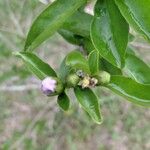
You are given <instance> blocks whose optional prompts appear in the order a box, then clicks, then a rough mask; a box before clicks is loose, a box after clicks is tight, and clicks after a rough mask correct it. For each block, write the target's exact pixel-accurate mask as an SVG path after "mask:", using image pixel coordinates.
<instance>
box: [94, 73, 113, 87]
mask: <svg viewBox="0 0 150 150" xmlns="http://www.w3.org/2000/svg"><path fill="white" fill-rule="evenodd" d="M110 77H111V76H110V74H109V73H108V72H106V71H100V73H99V75H98V76H97V79H98V84H100V85H103V84H108V83H109V82H110Z"/></svg>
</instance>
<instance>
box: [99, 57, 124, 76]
mask: <svg viewBox="0 0 150 150" xmlns="http://www.w3.org/2000/svg"><path fill="white" fill-rule="evenodd" d="M100 70H104V71H106V72H108V73H110V74H111V75H122V70H121V69H119V68H117V67H115V66H113V65H112V64H111V63H109V62H108V61H107V60H105V59H104V58H100Z"/></svg>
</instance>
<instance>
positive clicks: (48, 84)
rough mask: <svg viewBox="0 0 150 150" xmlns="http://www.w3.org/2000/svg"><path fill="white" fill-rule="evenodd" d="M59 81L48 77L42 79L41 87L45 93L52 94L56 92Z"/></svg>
mask: <svg viewBox="0 0 150 150" xmlns="http://www.w3.org/2000/svg"><path fill="white" fill-rule="evenodd" d="M56 83H57V81H56V80H54V79H53V78H51V77H46V78H45V79H44V80H43V81H42V86H41V89H42V91H43V93H44V94H45V95H47V96H48V95H51V94H53V93H54V92H55V89H56Z"/></svg>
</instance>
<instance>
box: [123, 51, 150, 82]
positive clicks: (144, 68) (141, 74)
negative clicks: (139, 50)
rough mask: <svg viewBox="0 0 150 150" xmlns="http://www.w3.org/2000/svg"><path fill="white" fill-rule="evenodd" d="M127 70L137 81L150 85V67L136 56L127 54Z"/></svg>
mask: <svg viewBox="0 0 150 150" xmlns="http://www.w3.org/2000/svg"><path fill="white" fill-rule="evenodd" d="M125 70H126V71H127V74H128V75H129V76H131V77H133V78H134V79H135V80H136V81H138V82H140V83H144V84H150V67H149V66H148V65H147V64H146V63H145V62H144V61H142V60H141V59H140V58H138V57H137V56H135V55H134V54H130V53H127V56H126V63H125Z"/></svg>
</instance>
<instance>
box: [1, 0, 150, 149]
mask: <svg viewBox="0 0 150 150" xmlns="http://www.w3.org/2000/svg"><path fill="white" fill-rule="evenodd" d="M43 7H44V5H42V4H41V3H39V2H38V1H36V0H32V1H30V0H22V1H19V0H13V1H11V0H6V1H0V18H1V21H0V122H1V124H0V149H2V150H10V149H15V150H84V149H86V150H91V149H94V150H110V149H111V150H149V149H150V140H149V137H150V128H149V120H150V110H149V109H145V108H142V107H138V106H135V105H133V104H131V103H130V102H128V101H126V100H125V99H123V98H121V97H118V96H116V95H113V94H112V93H111V92H110V91H105V92H104V89H96V91H95V92H97V93H98V95H99V97H100V101H101V111H102V114H103V117H104V122H103V124H102V125H96V124H94V123H93V122H92V121H91V119H90V118H89V116H88V115H87V114H86V113H85V112H83V111H82V110H81V109H80V107H78V104H77V102H76V99H75V97H74V95H73V94H72V92H70V93H69V95H70V97H72V106H71V108H72V109H70V111H68V112H66V113H64V112H62V111H60V110H59V108H58V106H57V104H56V99H55V98H47V97H45V96H43V95H42V93H41V92H40V89H39V81H38V80H36V79H35V78H34V77H33V76H32V75H31V74H30V73H29V72H28V71H27V70H26V68H25V67H24V66H23V63H22V62H21V61H20V60H18V59H17V58H15V57H14V56H12V55H11V53H12V52H13V51H16V50H21V49H22V48H23V43H24V39H25V36H26V34H27V31H28V30H29V27H30V24H31V22H32V19H33V18H35V16H37V13H38V12H39V10H42V9H43ZM14 18H15V20H14ZM138 41H139V38H138V39H137V43H139V42H138ZM144 45H145V43H144ZM146 45H147V43H146ZM73 48H74V46H73V45H70V44H68V43H66V42H65V41H64V40H63V39H62V38H61V37H60V36H59V35H58V34H56V35H54V36H53V37H52V38H50V39H49V40H48V41H47V42H45V43H44V44H43V45H42V46H41V47H40V48H38V50H37V53H38V54H39V55H40V56H41V57H42V58H43V59H45V61H47V62H48V63H49V64H51V65H52V66H53V67H54V68H55V69H58V66H59V64H60V62H61V60H62V59H63V58H64V56H65V54H66V53H67V52H69V51H71V50H72V49H73ZM148 50H149V49H147V48H145V49H141V48H138V52H140V55H141V54H142V56H143V59H144V60H145V61H147V62H149V57H148V56H147V55H148ZM141 51H142V52H141ZM56 58H57V61H56ZM28 85H30V87H29V88H27V86H28ZM34 85H36V86H34ZM8 87H9V90H7V89H8ZM16 87H19V88H16ZM20 88H21V90H20Z"/></svg>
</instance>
